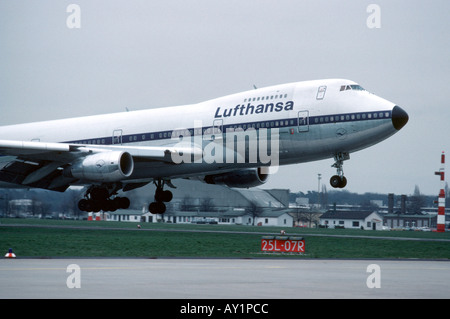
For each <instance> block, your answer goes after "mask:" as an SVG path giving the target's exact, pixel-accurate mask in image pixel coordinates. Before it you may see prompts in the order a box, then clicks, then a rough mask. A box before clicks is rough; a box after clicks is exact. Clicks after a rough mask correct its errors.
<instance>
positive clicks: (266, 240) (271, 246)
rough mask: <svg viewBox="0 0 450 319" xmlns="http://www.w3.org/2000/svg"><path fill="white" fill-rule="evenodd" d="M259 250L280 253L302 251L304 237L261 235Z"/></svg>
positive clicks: (303, 249)
mask: <svg viewBox="0 0 450 319" xmlns="http://www.w3.org/2000/svg"><path fill="white" fill-rule="evenodd" d="M261 251H264V252H280V253H304V252H305V239H304V238H303V237H292V236H263V237H262V239H261Z"/></svg>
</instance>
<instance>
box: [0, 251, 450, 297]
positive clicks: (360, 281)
mask: <svg viewBox="0 0 450 319" xmlns="http://www.w3.org/2000/svg"><path fill="white" fill-rule="evenodd" d="M449 282H450V262H448V261H422V260H406V261H393V260H309V259H297V260H289V259H107V258H105V259H2V260H0V298H1V299H8V298H24V299H28V298H32V299H35V298H39V299H41V298H45V299H47V298H50V299H53V298H63V299H65V298H68V299H71V298H87V299H91V298H102V299H115V298H133V299H138V298H149V299H165V298H169V299H211V298H213V299H230V298H231V299H260V298H262V299H307V298H406V299H408V298H450V285H449ZM71 287H72V288H71ZM371 287H372V288H371ZM378 287H379V288H378Z"/></svg>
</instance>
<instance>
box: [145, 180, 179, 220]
mask: <svg viewBox="0 0 450 319" xmlns="http://www.w3.org/2000/svg"><path fill="white" fill-rule="evenodd" d="M154 184H155V185H156V191H155V201H154V202H152V203H150V205H148V210H149V212H150V213H152V214H164V212H165V211H166V204H164V202H166V203H167V202H170V201H171V200H172V197H173V195H172V192H171V191H165V190H164V184H165V182H164V181H163V180H161V179H158V181H155V182H154ZM169 185H170V184H169Z"/></svg>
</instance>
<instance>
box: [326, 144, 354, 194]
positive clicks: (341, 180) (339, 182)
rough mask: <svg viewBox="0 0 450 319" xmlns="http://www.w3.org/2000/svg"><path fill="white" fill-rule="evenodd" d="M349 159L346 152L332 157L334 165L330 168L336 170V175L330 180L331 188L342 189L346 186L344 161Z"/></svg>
mask: <svg viewBox="0 0 450 319" xmlns="http://www.w3.org/2000/svg"><path fill="white" fill-rule="evenodd" d="M348 159H350V154H349V153H347V152H342V153H341V152H339V153H336V154H335V155H334V161H335V163H334V164H333V165H332V167H335V168H336V175H333V176H332V177H331V178H330V185H331V186H332V187H333V188H344V187H345V186H346V185H347V178H345V176H344V169H343V166H344V161H346V160H348Z"/></svg>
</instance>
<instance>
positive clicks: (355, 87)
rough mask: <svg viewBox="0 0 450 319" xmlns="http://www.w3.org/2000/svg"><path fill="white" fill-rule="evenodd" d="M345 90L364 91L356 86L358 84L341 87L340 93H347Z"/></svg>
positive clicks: (359, 86)
mask: <svg viewBox="0 0 450 319" xmlns="http://www.w3.org/2000/svg"><path fill="white" fill-rule="evenodd" d="M347 90H357V91H365V89H364V88H363V87H362V86H361V85H358V84H351V85H341V91H347Z"/></svg>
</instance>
